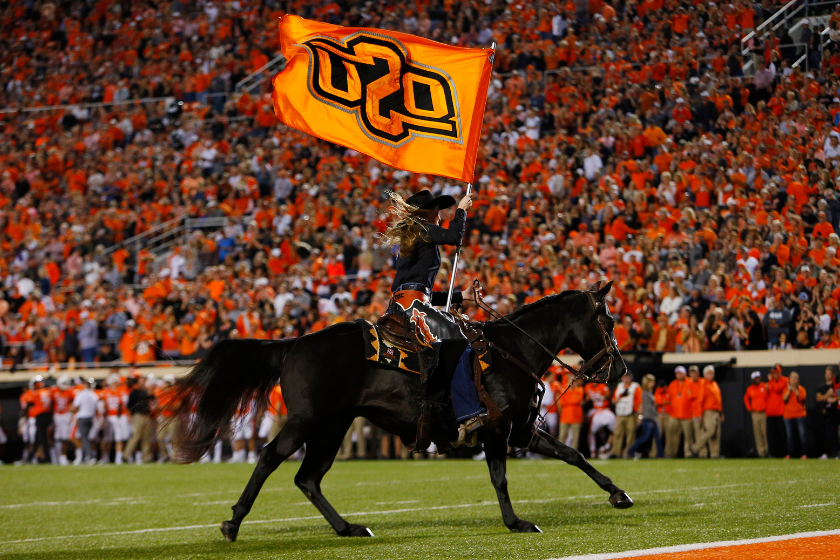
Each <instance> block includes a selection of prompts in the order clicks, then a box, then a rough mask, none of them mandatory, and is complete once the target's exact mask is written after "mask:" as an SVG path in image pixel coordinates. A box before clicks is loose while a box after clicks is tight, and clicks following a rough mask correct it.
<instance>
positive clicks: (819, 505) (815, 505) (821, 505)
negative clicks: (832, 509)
mask: <svg viewBox="0 0 840 560" xmlns="http://www.w3.org/2000/svg"><path fill="white" fill-rule="evenodd" d="M833 505H837V504H835V503H834V502H828V503H827V504H808V505H807V506H799V507H801V508H812V507H825V506H833Z"/></svg>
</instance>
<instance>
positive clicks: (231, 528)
mask: <svg viewBox="0 0 840 560" xmlns="http://www.w3.org/2000/svg"><path fill="white" fill-rule="evenodd" d="M305 441H306V432H305V430H304V425H303V423H302V422H300V421H297V420H296V419H294V418H292V419H289V421H288V422H287V423H286V425H285V426H283V429H282V430H280V433H279V434H277V437H275V438H274V439H273V440H271V442H270V443H269V444H268V445H266V446H265V447H263V449H262V451H261V452H260V459H259V461H258V462H257V466H256V467H254V472H253V473H252V474H251V478H250V480H248V484H247V485H246V486H245V490H244V491H243V492H242V495H241V496H240V497H239V501H238V502H236V504H235V505H234V506H233V507H232V508H231V509H233V517H232V518H231V520H230V521H225V522H223V523H222V527H221V530H222V534H223V535H224V536H225V538H226V539H227V540H228V541H230V542H233V541H235V540H236V535H237V534H238V533H239V525H240V524H241V523H242V520H243V519H245V516H246V515H248V512H249V511H251V506H253V505H254V500H256V499H257V495H258V494H259V493H260V489H261V488H262V486H263V484H264V483H265V481H266V479H267V478H268V477H269V475H270V474H271V473H273V472H274V471H275V470H276V469H277V467H278V466H280V463H282V462H283V461H285V460H286V459H287V458H288V457H289V456H290V455H291V454H292V453H294V452H295V451H297V450H298V449H300V446H301V445H303V443H304V442H305Z"/></svg>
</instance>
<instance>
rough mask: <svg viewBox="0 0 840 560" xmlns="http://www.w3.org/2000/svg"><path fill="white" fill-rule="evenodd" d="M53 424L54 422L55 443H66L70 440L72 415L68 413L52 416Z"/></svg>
mask: <svg viewBox="0 0 840 560" xmlns="http://www.w3.org/2000/svg"><path fill="white" fill-rule="evenodd" d="M53 422H55V431H54V432H53V437H54V438H55V440H56V441H67V440H68V439H70V430H71V428H72V424H73V415H72V414H71V413H69V412H65V413H63V414H54V415H53Z"/></svg>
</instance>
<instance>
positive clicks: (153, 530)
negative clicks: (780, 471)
mask: <svg viewBox="0 0 840 560" xmlns="http://www.w3.org/2000/svg"><path fill="white" fill-rule="evenodd" d="M754 484H758V483H753V482H741V483H737V484H719V485H716V486H697V487H694V488H674V489H670V490H667V489H663V490H647V491H641V492H634V495H639V494H642V495H644V494H663V493H668V492H674V493H676V492H686V491H694V490H713V489H717V488H731V487H733V486H752V485H754ZM603 496H604V494H603V493H602V494H590V495H584V496H563V497H561V498H546V499H535V500H512V503H514V504H542V503H549V502H558V501H566V500H584V499H590V498H602V497H603ZM224 503H228V502H224ZM293 505H294V504H293ZM490 505H497V503H496V502H492V501H483V502H476V503H470V504H455V505H449V506H430V507H417V508H404V509H393V510H386V511H359V512H353V513H344V514H342V515H343V516H345V517H349V516H352V515H390V514H395V513H411V512H416V511H431V510H447V509H462V508H471V507H477V506H478V507H485V506H490ZM322 518H323V516H321V515H311V516H306V517H284V518H280V519H258V520H254V521H244V522H243V523H242V524H243V525H255V524H259V523H281V522H284V521H306V520H311V519H322ZM218 526H219V524H218V523H212V524H208V525H184V526H181V527H157V528H151V529H136V530H134V531H115V532H110V533H89V534H85V535H59V536H53V537H37V538H31V539H18V540H12V541H0V544H20V543H28V542H39V541H51V540H62V539H84V538H93V537H110V536H117V535H139V534H143V533H163V532H168V531H189V530H193V529H208V528H213V527H218Z"/></svg>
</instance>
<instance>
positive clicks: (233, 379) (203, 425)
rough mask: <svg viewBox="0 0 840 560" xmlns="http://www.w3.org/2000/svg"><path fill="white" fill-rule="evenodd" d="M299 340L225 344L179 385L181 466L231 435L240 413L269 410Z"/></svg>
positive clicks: (176, 389) (176, 402)
mask: <svg viewBox="0 0 840 560" xmlns="http://www.w3.org/2000/svg"><path fill="white" fill-rule="evenodd" d="M295 340H296V339H284V340H276V341H263V340H223V341H221V342H219V343H217V344H216V345H215V346H213V347H212V348H211V349H210V352H209V353H208V354H207V356H205V357H204V358H203V359H202V360H201V361H200V362H199V363H197V364H196V365H195V366H194V367H193V368H192V371H190V372H189V373H188V374H187V375H185V376H184V377H182V378H181V379H179V380H178V381H177V382H176V383H175V385H174V386H173V388H172V390H173V398H172V399H171V401H172V402H173V405H174V407H175V413H176V415H177V417H178V418H179V419H180V421H179V428H178V432H179V437H178V446H177V447H178V453H177V455H178V456H177V459H178V461H179V462H183V463H192V462H194V461H197V460H198V459H200V458H201V457H202V455H204V454H205V453H206V452H207V451H209V449H210V448H211V447H212V446H213V443H214V442H215V441H216V440H217V439H219V438H224V437H225V436H226V435H228V433H229V432H230V429H231V419H232V418H233V416H234V415H235V414H236V412H237V411H238V410H246V409H248V407H251V406H253V407H255V410H265V408H266V406H268V399H269V395H270V393H271V389H272V388H273V387H274V386H275V385H276V384H277V382H278V381H279V380H280V373H281V371H282V369H283V367H282V366H283V360H284V359H285V358H286V355H287V354H288V353H289V350H290V349H291V348H292V346H293V345H294V343H295Z"/></svg>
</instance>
